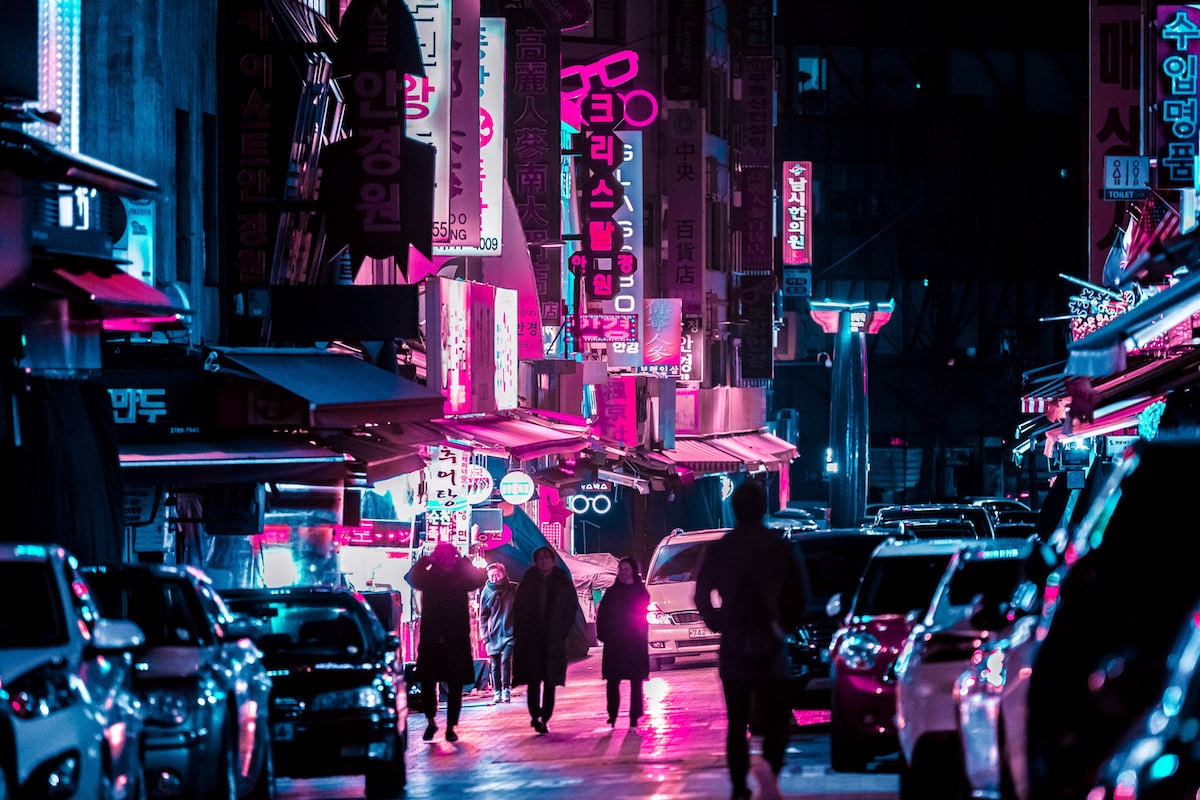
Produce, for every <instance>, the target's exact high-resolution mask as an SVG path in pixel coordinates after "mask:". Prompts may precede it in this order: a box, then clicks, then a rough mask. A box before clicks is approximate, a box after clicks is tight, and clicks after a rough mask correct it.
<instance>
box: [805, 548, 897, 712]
mask: <svg viewBox="0 0 1200 800" xmlns="http://www.w3.org/2000/svg"><path fill="white" fill-rule="evenodd" d="M788 538H789V540H790V541H791V542H792V543H793V544H794V545H795V548H796V552H797V554H798V556H799V560H800V562H801V563H802V564H803V565H804V570H805V573H806V577H807V583H808V603H807V606H806V611H805V614H804V622H803V623H802V624H801V625H799V626H798V627H797V628H796V629H795V630H794V631H792V635H791V636H790V637H789V639H788V655H789V663H790V664H791V668H792V687H793V692H792V706H793V707H794V708H802V707H805V706H807V705H810V704H811V703H813V702H814V698H815V697H816V696H817V694H818V693H819V692H822V691H827V690H828V689H829V688H830V687H831V685H832V684H831V682H830V679H829V653H830V651H829V646H830V645H831V644H832V643H833V634H834V631H836V630H837V627H838V622H839V621H838V620H836V619H834V618H833V617H831V616H830V615H829V613H828V612H827V611H826V610H825V606H826V604H827V603H828V602H829V599H830V598H831V597H833V596H834V595H835V594H839V593H840V594H842V595H843V596H845V597H852V596H853V595H854V590H855V589H856V588H858V582H859V580H860V579H861V578H862V575H863V572H864V571H865V570H866V567H867V561H868V560H870V558H871V553H873V552H874V551H875V548H876V547H878V546H879V544H880V543H881V542H883V541H884V540H885V539H886V538H887V534H885V533H881V532H879V531H876V530H873V529H871V528H834V529H832V530H821V531H812V532H804V533H793V534H790V535H789V537H788Z"/></svg>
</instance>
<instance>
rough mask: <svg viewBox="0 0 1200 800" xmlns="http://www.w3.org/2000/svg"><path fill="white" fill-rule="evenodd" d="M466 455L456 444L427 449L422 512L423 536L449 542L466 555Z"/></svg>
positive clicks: (467, 508)
mask: <svg viewBox="0 0 1200 800" xmlns="http://www.w3.org/2000/svg"><path fill="white" fill-rule="evenodd" d="M469 463H470V456H469V454H468V453H467V451H465V450H460V449H458V448H457V447H445V446H442V445H439V446H438V447H431V448H429V481H428V483H429V502H428V506H427V508H426V511H425V531H426V538H427V539H428V540H429V541H435V542H450V543H451V544H453V545H454V546H455V547H457V548H458V550H459V552H461V553H463V554H464V555H465V554H466V552H467V550H468V548H469V546H470V541H469V540H468V536H469V527H468V524H467V523H468V518H469V514H470V507H469V506H468V505H467V487H466V468H467V466H468V465H469Z"/></svg>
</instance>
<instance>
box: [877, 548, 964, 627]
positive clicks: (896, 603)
mask: <svg viewBox="0 0 1200 800" xmlns="http://www.w3.org/2000/svg"><path fill="white" fill-rule="evenodd" d="M950 555H951V554H950V553H937V554H921V555H908V556H903V555H902V556H888V557H885V558H873V559H871V563H870V564H868V565H867V571H866V574H865V575H864V576H863V581H862V585H861V586H860V587H859V590H858V595H857V596H856V597H855V599H854V612H853V613H854V615H855V616H875V615H878V614H907V613H908V612H910V611H918V610H924V609H926V608H928V607H929V603H930V601H932V600H933V593H934V592H935V591H936V590H937V586H938V583H939V582H940V581H941V579H942V575H943V574H944V573H945V571H946V565H947V564H949V563H950Z"/></svg>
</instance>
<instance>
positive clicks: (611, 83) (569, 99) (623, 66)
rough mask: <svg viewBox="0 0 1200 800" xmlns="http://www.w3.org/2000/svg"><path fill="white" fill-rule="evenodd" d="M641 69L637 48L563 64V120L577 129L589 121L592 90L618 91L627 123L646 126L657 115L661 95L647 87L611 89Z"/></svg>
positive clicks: (625, 81) (622, 83) (640, 126)
mask: <svg viewBox="0 0 1200 800" xmlns="http://www.w3.org/2000/svg"><path fill="white" fill-rule="evenodd" d="M638 69H639V67H638V54H637V52H636V51H634V50H621V51H619V52H616V53H612V54H610V55H607V56H604V57H602V58H599V59H597V60H596V61H593V62H591V63H588V64H579V65H576V66H570V67H563V69H562V77H561V85H562V111H561V113H562V121H563V122H564V123H565V124H567V125H569V126H570V127H572V128H574V129H575V130H577V131H578V130H582V129H583V126H584V125H587V124H589V123H588V120H587V118H586V116H587V115H586V109H585V108H584V101H585V99H586V98H587V97H588V95H589V94H616V96H617V97H618V98H619V99H620V101H621V105H622V106H623V107H624V108H625V109H626V112H625V115H624V116H625V125H626V126H627V127H630V128H644V127H646V126H647V125H649V124H650V123H651V122H653V121H654V120H656V119H658V99H657V98H656V97H655V96H654V94H653V93H652V92H648V91H646V90H645V89H629V90H627V91H624V92H615V93H614V92H612V91H611V90H613V89H616V88H617V87H619V86H624V85H625V84H627V83H629V82H630V81H632V80H633V79H634V78H636V77H637V76H638Z"/></svg>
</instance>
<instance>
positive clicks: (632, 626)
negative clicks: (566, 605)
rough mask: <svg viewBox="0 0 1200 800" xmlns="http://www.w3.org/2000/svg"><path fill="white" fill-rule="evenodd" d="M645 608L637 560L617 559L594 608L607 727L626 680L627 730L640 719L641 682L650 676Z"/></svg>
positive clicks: (613, 718)
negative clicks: (608, 583)
mask: <svg viewBox="0 0 1200 800" xmlns="http://www.w3.org/2000/svg"><path fill="white" fill-rule="evenodd" d="M649 605H650V593H649V592H647V591H646V587H645V586H644V585H643V584H642V576H641V571H640V570H639V569H638V564H637V561H635V560H634V559H632V558H623V559H621V561H620V563H619V564H618V565H617V580H616V582H615V583H614V584H613V585H612V586H610V587H609V588H608V591H606V592H605V593H604V597H603V598H601V600H600V605H599V607H598V608H597V609H596V638H597V639H599V640H600V641H601V642H603V643H604V654H603V656H602V659H601V662H600V670H601V672H600V674H601V676H602V677H603V678H604V680H605V681H606V682H607V691H608V698H607V699H608V725H609V727H612V726H614V725H615V724H616V722H617V712H618V711H619V710H620V706H621V681H629V727H631V728H636V727H637V724H638V719H639V718H640V717H641V716H642V711H643V704H642V683H643V682H644V681H645V680H646V678H647V677H649V675H650V653H649V645H648V643H647V639H648V635H649V623H648V622H647V620H646V610H647V607H648V606H649Z"/></svg>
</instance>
